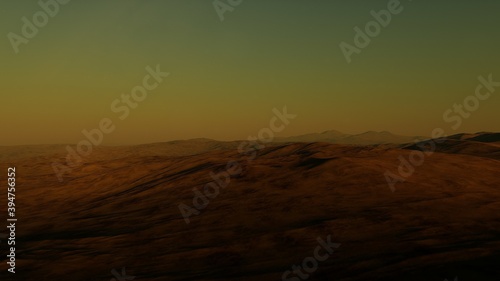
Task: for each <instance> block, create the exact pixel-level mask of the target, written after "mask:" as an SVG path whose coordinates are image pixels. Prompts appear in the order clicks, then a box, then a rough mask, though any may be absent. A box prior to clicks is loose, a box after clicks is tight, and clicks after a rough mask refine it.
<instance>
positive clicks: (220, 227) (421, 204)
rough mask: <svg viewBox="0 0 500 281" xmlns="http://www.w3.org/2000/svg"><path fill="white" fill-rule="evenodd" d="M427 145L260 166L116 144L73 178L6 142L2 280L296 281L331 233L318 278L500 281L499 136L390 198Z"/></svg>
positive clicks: (47, 151)
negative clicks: (10, 202)
mask: <svg viewBox="0 0 500 281" xmlns="http://www.w3.org/2000/svg"><path fill="white" fill-rule="evenodd" d="M172 145H182V149H180V148H179V149H177V150H176V149H169V148H166V147H167V146H172ZM171 148H175V146H172V147H171ZM194 148H196V149H194ZM416 149H419V148H418V146H415V145H406V146H399V148H397V147H395V146H387V145H380V146H377V145H374V146H348V145H339V144H330V143H288V144H273V145H267V147H265V148H262V149H261V150H259V151H258V152H257V156H256V157H255V158H254V159H252V158H250V156H249V155H244V154H241V153H239V152H238V150H237V144H235V143H222V144H217V143H214V142H210V141H208V140H196V141H193V142H192V143H191V144H186V143H182V144H178V143H177V144H168V145H167V144H163V145H162V144H157V145H149V146H139V147H134V148H105V147H103V148H98V149H96V150H95V151H94V153H93V154H92V155H91V156H89V157H88V158H85V160H84V163H83V164H82V166H81V167H78V168H77V169H74V171H72V172H71V173H69V174H68V175H67V176H66V177H65V178H64V179H65V180H64V182H59V181H58V180H57V177H56V176H55V174H54V172H53V170H52V167H51V163H52V162H53V161H54V160H61V161H62V159H63V158H64V156H65V154H64V147H58V146H51V147H3V148H0V152H1V155H2V164H1V165H2V167H1V168H2V174H4V171H5V172H6V171H7V167H8V166H9V165H14V166H16V167H17V169H16V174H17V190H16V203H17V205H16V208H17V213H18V222H17V230H16V231H17V244H16V249H17V264H16V272H17V273H16V274H15V278H13V275H12V274H10V273H9V274H8V273H7V268H8V265H7V264H6V252H7V244H6V243H5V241H2V243H1V244H0V247H1V252H2V255H1V256H0V259H1V264H0V270H1V273H0V277H1V280H27V281H31V280H33V281H37V280H71V281H80V280H82V281H83V280H85V281H91V280H106V281H108V280H113V278H114V280H116V281H122V280H132V277H130V278H124V277H120V278H118V277H116V276H114V275H113V273H112V271H113V270H114V269H115V270H116V271H115V273H116V272H118V273H120V274H121V273H122V268H124V267H125V268H126V273H127V275H129V276H134V277H135V278H134V279H133V280H137V281H153V280H155V281H156V280H158V281H159V280H206V281H208V280H213V281H215V280H220V281H222V280H264V281H265V280H282V275H283V273H284V272H285V271H287V270H291V268H292V266H294V265H301V264H302V262H303V260H304V258H307V257H311V256H314V251H315V249H316V247H317V246H318V245H319V244H318V241H317V239H318V238H321V239H324V240H326V239H327V237H328V236H329V235H331V240H332V241H333V242H335V243H340V246H339V247H338V248H336V249H335V251H333V253H331V254H330V255H329V257H328V258H327V259H326V260H324V261H321V262H319V263H318V267H317V269H313V270H311V271H312V272H311V273H308V276H307V277H308V278H307V280H353V281H354V280H422V281H424V280H425V281H433V280H436V281H443V280H445V278H447V279H448V280H450V281H451V280H454V278H455V276H457V277H458V280H460V281H466V280H495V281H496V280H499V276H500V270H499V268H500V267H499V266H498V265H499V264H500V177H499V175H500V154H499V152H500V142H499V139H498V136H496V137H495V136H494V135H493V136H489V137H488V136H485V137H483V138H481V137H479V136H478V135H475V136H464V137H455V138H450V139H448V140H447V141H446V142H443V143H441V144H438V147H437V148H436V149H437V151H439V152H436V153H434V154H432V155H430V156H427V157H426V158H425V160H424V163H423V164H422V165H420V166H418V167H414V172H413V174H412V175H411V176H409V177H407V178H406V180H405V181H404V182H399V183H397V184H396V185H395V191H394V192H392V191H391V189H390V188H389V186H388V184H387V182H386V178H385V176H384V174H385V173H386V171H392V172H393V173H396V174H397V173H398V166H399V165H400V160H399V157H400V156H402V157H403V158H406V159H408V157H409V156H410V154H411V153H412V152H414V151H415V150H416ZM173 151H177V153H173ZM179 151H180V152H182V153H180V152H179ZM189 151H193V152H192V153H189ZM228 161H237V163H238V165H237V167H238V173H234V175H233V177H231V179H230V180H229V181H227V186H226V187H225V188H220V190H219V193H218V194H215V195H212V198H206V200H208V205H206V207H205V208H204V209H200V210H198V212H199V214H198V215H192V216H191V217H189V220H190V223H189V224H187V223H186V221H185V220H184V218H183V216H182V214H181V212H180V210H179V204H181V203H182V204H185V206H190V207H192V208H194V207H195V206H193V198H195V193H194V192H193V188H197V189H198V190H200V191H202V192H203V188H204V186H205V185H206V184H207V183H210V182H214V179H213V178H212V176H211V173H214V174H215V175H221V174H222V173H223V172H225V171H226V165H227V163H228ZM235 167H236V166H235ZM221 180H223V178H221ZM0 183H1V186H2V190H4V189H5V188H4V187H5V186H6V179H5V176H2V177H1V181H0ZM224 183H226V182H225V181H223V182H221V184H224ZM5 196H6V195H5V192H2V194H1V197H0V199H1V202H6V198H5ZM199 202H201V203H199V204H201V205H204V204H206V201H204V200H201V201H199ZM2 204H4V203H2ZM2 210H4V207H2ZM0 218H2V221H5V212H4V211H2V214H1V217H0ZM2 228H4V227H2ZM4 232H6V231H4ZM0 233H1V232H0ZM2 240H3V239H2ZM323 253H325V252H321V254H323ZM294 278H295V279H294ZM303 279H306V278H299V276H298V275H295V274H291V275H289V279H288V280H294V281H298V280H303Z"/></svg>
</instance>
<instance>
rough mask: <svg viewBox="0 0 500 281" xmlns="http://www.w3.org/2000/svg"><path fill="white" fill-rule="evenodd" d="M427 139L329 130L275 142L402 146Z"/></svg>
mask: <svg viewBox="0 0 500 281" xmlns="http://www.w3.org/2000/svg"><path fill="white" fill-rule="evenodd" d="M423 139H428V138H427V137H422V136H401V135H395V134H392V133H390V132H387V131H383V132H375V131H368V132H365V133H362V134H355V135H351V134H344V133H341V132H339V131H335V130H330V131H325V132H323V133H315V134H306V135H300V136H292V137H285V138H276V139H275V141H276V142H328V143H337V144H351V145H374V144H389V143H390V144H403V143H413V142H415V141H416V140H423Z"/></svg>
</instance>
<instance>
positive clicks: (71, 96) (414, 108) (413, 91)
mask: <svg viewBox="0 0 500 281" xmlns="http://www.w3.org/2000/svg"><path fill="white" fill-rule="evenodd" d="M54 1H55V0H42V1H41V2H42V3H49V4H50V3H52V4H53V3H55V2H54ZM66 1H67V0H66ZM392 1H394V0H391V1H373V0H372V1H368V0H366V1H326V0H325V1H319V0H318V1H305V0H303V1H299V0H281V1H279V0H274V1H272V0H243V1H241V3H240V4H239V5H237V4H238V1H236V0H233V1H228V0H220V2H217V3H219V4H217V5H218V6H217V7H219V8H220V7H224V6H223V5H226V6H225V7H230V10H228V11H225V12H224V13H221V12H220V10H219V12H218V11H217V9H216V7H215V6H214V2H213V1H211V0H175V1H174V0H172V1H168V0H164V1H162V0H142V1H140V0H108V1H102V0H99V1H98V0H72V1H68V3H66V4H61V3H58V4H57V6H58V9H57V11H55V8H54V5H52V6H50V5H49V6H50V9H52V10H51V11H53V12H52V15H48V16H47V20H46V22H45V25H43V23H44V18H43V13H45V14H47V12H41V13H40V11H43V9H42V7H41V6H40V4H39V2H38V1H28V0H25V1H20V0H2V1H1V2H0V22H1V24H0V35H2V36H3V39H2V40H0V61H1V64H0V74H1V75H0V82H1V85H2V90H1V92H0V96H1V102H0V128H1V129H2V134H1V138H0V145H25V144H63V143H64V144H67V143H77V142H78V141H80V140H81V139H82V138H83V135H82V130H92V129H94V128H99V124H100V122H101V120H102V119H104V118H109V119H110V120H112V122H113V124H114V126H115V127H116V129H115V130H114V131H113V132H112V133H109V134H107V135H106V137H105V139H104V144H106V145H127V144H139V143H151V142H162V141H169V140H176V139H190V138H201V137H203V138H211V139H217V140H239V139H246V138H247V136H249V135H256V134H257V132H259V130H261V129H262V128H265V127H268V126H269V120H270V119H271V118H272V116H273V108H278V109H281V108H283V107H284V106H286V107H287V109H288V112H290V113H293V114H297V117H296V118H295V119H293V121H291V122H290V124H289V125H288V126H287V127H286V129H285V130H283V131H282V132H280V133H279V134H278V135H279V136H292V135H299V134H305V133H313V132H322V131H326V130H338V131H341V132H344V133H351V134H354V133H362V132H365V131H390V132H392V133H395V134H402V135H418V136H429V135H430V134H431V132H432V130H433V129H434V128H437V127H439V128H444V130H445V131H446V133H447V134H453V133H458V132H479V131H496V132H498V131H500V124H499V122H498V117H499V110H498V109H499V108H500V97H499V95H500V88H498V90H497V91H496V92H493V93H492V94H491V96H490V97H489V98H488V99H486V100H481V101H480V102H479V104H477V106H476V107H477V109H475V110H474V111H471V112H468V113H470V114H468V118H462V119H463V120H462V121H463V122H461V124H460V126H458V128H456V129H453V128H452V127H453V126H452V125H456V124H455V122H450V121H448V122H447V121H445V120H444V119H443V114H444V113H445V112H446V111H447V110H448V109H453V105H454V104H461V103H462V102H463V101H464V99H466V98H467V97H469V96H471V95H472V96H473V95H474V94H475V90H476V88H477V87H478V84H479V83H480V82H479V81H478V77H479V76H483V77H488V75H490V74H491V75H492V77H493V80H494V81H500V55H499V53H498V50H500V37H499V36H498V27H499V26H500V17H499V16H498V11H500V2H499V1H496V0H484V1H421V0H420V1H418V0H413V1H410V0H405V1H400V2H399V6H398V7H399V13H391V20H390V22H389V23H388V24H386V26H380V24H379V26H380V31H379V33H378V34H376V35H374V36H373V37H371V38H370V42H369V44H367V46H364V47H363V48H358V51H359V52H358V53H353V54H352V55H351V56H350V59H351V62H350V63H349V62H348V61H347V59H346V56H345V55H344V53H343V51H342V49H341V48H340V44H341V43H342V42H345V43H347V44H350V45H351V46H354V47H356V44H355V40H354V38H355V35H356V31H355V29H354V28H355V27H359V28H360V29H361V30H364V29H365V27H366V25H367V24H368V23H370V22H371V21H373V20H374V16H373V15H372V14H371V11H375V12H379V11H381V10H390V9H389V8H388V6H390V5H391V3H392V4H394V3H395V2H392ZM61 2H64V1H62V0H61ZM220 3H222V4H220ZM231 3H233V5H234V6H231ZM227 5H229V6H227ZM394 5H395V4H394ZM50 9H49V10H50ZM23 17H25V18H26V19H27V20H28V21H29V22H30V23H31V24H33V22H34V21H37V23H39V24H40V27H38V28H37V29H38V30H37V32H34V34H33V32H32V33H26V32H25V33H26V34H28V35H29V36H31V37H32V38H27V36H24V35H23V27H24V29H25V30H24V31H26V30H28V31H29V28H26V27H25V25H27V24H26V23H25V22H24V21H23ZM35 27H36V26H35ZM31 31H32V30H31ZM13 34H15V35H13ZM372 34H373V33H372ZM13 36H16V37H15V38H16V40H13V39H12V38H14V37H13ZM19 38H24V39H19ZM19 40H24V41H22V42H23V43H19V42H20V41H19ZM358 41H359V40H358ZM12 42H16V44H17V45H16V44H13V43H12ZM14 45H16V46H14ZM148 66H149V67H151V68H153V69H154V68H156V67H157V66H159V68H160V69H161V71H162V72H168V73H169V76H168V77H165V78H164V79H163V80H162V81H161V82H160V83H157V84H158V85H157V87H155V88H154V89H153V90H150V91H148V93H147V97H146V98H145V99H144V100H142V101H141V102H138V103H137V107H136V108H130V112H129V114H128V116H127V117H126V118H124V119H123V120H121V119H120V118H119V117H120V116H121V114H118V113H116V112H115V111H113V110H112V108H111V105H112V104H113V102H114V101H115V100H117V99H118V100H120V98H121V96H122V95H123V94H125V95H130V93H131V91H132V89H134V88H136V87H138V86H141V85H143V79H144V77H145V76H146V75H148V74H149V72H148V71H147V70H146V68H147V67H148ZM483 90H485V89H483ZM469 101H470V99H469ZM121 103H122V102H121V101H120V104H121ZM457 114H458V113H453V114H451V115H449V116H448V117H449V118H451V117H453V115H457ZM455 118H457V117H456V116H455Z"/></svg>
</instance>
